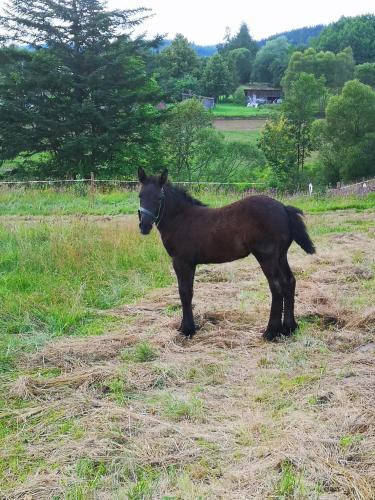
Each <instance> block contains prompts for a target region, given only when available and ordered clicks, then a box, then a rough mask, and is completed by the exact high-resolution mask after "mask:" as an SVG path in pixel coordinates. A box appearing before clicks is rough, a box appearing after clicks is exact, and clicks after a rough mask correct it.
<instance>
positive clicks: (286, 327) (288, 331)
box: [282, 321, 298, 337]
mask: <svg viewBox="0 0 375 500" xmlns="http://www.w3.org/2000/svg"><path fill="white" fill-rule="evenodd" d="M297 328H298V324H297V323H296V322H295V321H294V322H293V323H290V324H287V323H284V324H283V330H282V334H283V335H285V337H289V336H290V335H292V333H294V332H295V331H296V330H297Z"/></svg>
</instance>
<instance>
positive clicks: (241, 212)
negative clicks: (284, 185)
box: [174, 195, 291, 264]
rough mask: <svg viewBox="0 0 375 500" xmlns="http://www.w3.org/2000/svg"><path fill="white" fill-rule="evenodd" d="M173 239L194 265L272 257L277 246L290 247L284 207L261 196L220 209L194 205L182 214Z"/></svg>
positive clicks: (179, 251) (287, 221) (177, 249)
mask: <svg viewBox="0 0 375 500" xmlns="http://www.w3.org/2000/svg"><path fill="white" fill-rule="evenodd" d="M174 238H175V245H176V251H177V252H178V253H179V254H183V255H184V257H185V258H187V259H189V260H191V261H192V262H194V263H195V264H200V263H202V264H203V263H220V262H229V261H232V260H236V259H240V258H242V257H246V256H247V255H249V254H250V253H252V252H255V253H257V252H258V253H259V252H262V253H263V252H266V253H268V252H269V253H273V252H274V250H275V246H276V247H280V248H282V247H285V248H288V246H289V245H290V243H291V235H290V229H289V219H288V214H287V211H286V210H285V207H284V205H283V204H282V203H280V202H278V201H277V200H274V199H272V198H269V197H268V196H260V195H259V196H249V197H247V198H244V199H242V200H239V201H237V202H234V203H231V204H230V205H226V206H224V207H221V208H208V207H201V206H195V205H192V206H191V207H189V210H187V211H186V212H184V213H183V214H181V217H180V221H179V224H178V227H176V228H175V234H174Z"/></svg>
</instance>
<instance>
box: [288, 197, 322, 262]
mask: <svg viewBox="0 0 375 500" xmlns="http://www.w3.org/2000/svg"><path fill="white" fill-rule="evenodd" d="M285 209H286V212H287V214H288V217H289V222H290V229H291V232H292V238H293V240H294V241H295V242H296V243H297V244H298V245H299V246H300V247H301V248H302V249H303V250H305V252H306V253H315V246H314V243H313V242H312V241H311V239H310V236H309V235H308V233H307V229H306V226H305V223H304V222H303V219H302V217H303V212H302V210H300V209H299V208H296V207H291V206H287V207H285Z"/></svg>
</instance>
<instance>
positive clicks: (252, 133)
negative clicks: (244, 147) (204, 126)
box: [221, 130, 260, 146]
mask: <svg viewBox="0 0 375 500" xmlns="http://www.w3.org/2000/svg"><path fill="white" fill-rule="evenodd" d="M221 133H222V134H223V135H224V137H225V140H226V141H233V142H241V143H245V144H253V145H254V146H255V145H256V144H257V141H258V139H259V136H260V130H245V131H229V130H228V131H221Z"/></svg>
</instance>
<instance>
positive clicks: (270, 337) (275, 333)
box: [263, 328, 281, 342]
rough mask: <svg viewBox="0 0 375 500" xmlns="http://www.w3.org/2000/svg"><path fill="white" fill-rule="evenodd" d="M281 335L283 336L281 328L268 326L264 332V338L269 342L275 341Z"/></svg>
mask: <svg viewBox="0 0 375 500" xmlns="http://www.w3.org/2000/svg"><path fill="white" fill-rule="evenodd" d="M280 336H281V328H280V329H279V328H277V329H274V328H272V329H271V328H267V330H266V331H265V332H264V333H263V339H264V340H266V341H267V342H273V341H275V340H276V339H277V338H278V337H280Z"/></svg>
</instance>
